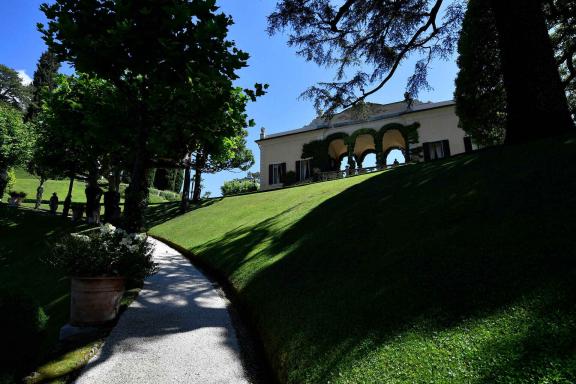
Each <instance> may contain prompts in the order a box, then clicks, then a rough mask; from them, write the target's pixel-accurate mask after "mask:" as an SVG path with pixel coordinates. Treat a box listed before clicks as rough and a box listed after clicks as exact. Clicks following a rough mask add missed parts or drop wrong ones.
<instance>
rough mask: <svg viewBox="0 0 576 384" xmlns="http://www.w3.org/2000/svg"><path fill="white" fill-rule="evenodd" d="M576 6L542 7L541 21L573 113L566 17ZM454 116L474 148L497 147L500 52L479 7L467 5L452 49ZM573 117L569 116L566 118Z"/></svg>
mask: <svg viewBox="0 0 576 384" xmlns="http://www.w3.org/2000/svg"><path fill="white" fill-rule="evenodd" d="M574 9H576V2H575V1H573V0H570V1H551V2H548V6H547V7H546V8H545V10H546V13H545V14H546V19H547V21H548V25H549V30H550V33H551V38H552V44H553V46H554V47H555V55H556V59H557V62H558V63H559V65H560V66H559V69H560V71H561V74H562V79H563V82H564V86H565V90H566V93H567V96H568V100H569V104H570V108H571V110H572V111H575V110H576V108H575V104H574V100H575V98H574V97H575V91H576V71H573V72H571V71H570V67H571V66H572V67H573V64H572V62H573V61H574V57H575V55H576V46H575V45H574V44H575V43H574V41H576V23H575V22H574V21H573V20H572V19H571V18H570V17H569V16H568V15H570V14H572V13H573V12H571V10H574ZM458 53H459V55H460V56H459V58H458V67H459V68H460V71H459V73H458V76H457V78H456V90H455V94H454V97H455V100H456V113H457V114H458V117H459V118H460V126H461V127H462V128H463V129H464V130H465V131H466V132H467V133H468V134H469V135H470V136H471V137H472V138H473V139H474V141H475V142H476V143H478V144H480V145H494V144H502V143H503V141H504V137H505V125H506V116H507V112H506V91H505V89H504V81H503V78H502V66H501V61H500V47H499V45H498V32H497V29H496V22H495V19H494V14H493V12H492V10H491V9H490V8H486V7H485V4H484V2H482V1H480V0H472V1H469V2H468V10H467V12H466V15H465V18H464V22H463V24H462V32H461V34H460V40H459V43H458ZM572 113H574V112H572Z"/></svg>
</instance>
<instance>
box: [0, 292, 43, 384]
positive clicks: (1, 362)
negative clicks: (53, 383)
mask: <svg viewBox="0 0 576 384" xmlns="http://www.w3.org/2000/svg"><path fill="white" fill-rule="evenodd" d="M0 314H1V315H0V329H1V330H2V331H1V335H2V336H1V337H2V350H3V351H4V353H3V356H2V359H0V375H2V374H3V373H4V374H6V373H11V374H13V375H15V376H22V375H24V374H25V373H26V372H25V370H26V369H27V368H28V367H29V363H30V360H33V359H35V358H36V353H37V352H36V351H37V350H38V349H39V348H40V345H41V343H42V337H43V336H44V335H43V331H44V330H45V329H46V324H47V322H48V316H47V315H46V313H45V312H44V309H43V308H42V307H40V306H38V304H37V303H35V302H34V301H33V300H32V299H31V298H29V297H23V296H20V295H15V294H14V293H9V292H3V291H0ZM0 377H1V376H0ZM15 382H16V380H15Z"/></svg>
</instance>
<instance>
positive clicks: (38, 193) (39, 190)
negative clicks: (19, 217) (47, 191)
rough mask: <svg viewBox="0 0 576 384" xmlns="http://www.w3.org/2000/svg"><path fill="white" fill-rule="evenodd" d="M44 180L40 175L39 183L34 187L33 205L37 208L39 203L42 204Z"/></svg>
mask: <svg viewBox="0 0 576 384" xmlns="http://www.w3.org/2000/svg"><path fill="white" fill-rule="evenodd" d="M45 181H46V180H45V179H44V177H40V185H39V186H38V188H37V189H36V204H35V205H34V209H39V208H40V205H42V196H43V195H44V182H45Z"/></svg>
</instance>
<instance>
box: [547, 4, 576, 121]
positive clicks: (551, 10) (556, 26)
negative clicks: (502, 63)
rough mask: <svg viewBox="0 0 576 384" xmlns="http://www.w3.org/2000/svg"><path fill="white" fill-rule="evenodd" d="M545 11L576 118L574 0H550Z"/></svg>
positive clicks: (561, 73) (575, 22)
mask: <svg viewBox="0 0 576 384" xmlns="http://www.w3.org/2000/svg"><path fill="white" fill-rule="evenodd" d="M545 11H546V16H547V21H548V28H549V29H550V31H551V39H552V45H553V46H554V48H555V54H556V60H557V62H558V63H559V66H560V75H561V76H562V82H563V84H564V87H565V89H566V95H567V97H568V105H569V107H570V111H571V112H572V118H573V119H574V120H576V18H574V17H573V15H574V14H576V1H574V0H550V1H547V2H546V4H545Z"/></svg>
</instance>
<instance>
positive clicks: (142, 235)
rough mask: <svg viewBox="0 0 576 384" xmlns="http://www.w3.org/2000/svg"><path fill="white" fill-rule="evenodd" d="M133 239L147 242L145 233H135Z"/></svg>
mask: <svg viewBox="0 0 576 384" xmlns="http://www.w3.org/2000/svg"><path fill="white" fill-rule="evenodd" d="M133 238H134V240H136V241H139V242H143V241H145V240H146V234H145V233H134V234H133Z"/></svg>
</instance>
